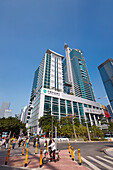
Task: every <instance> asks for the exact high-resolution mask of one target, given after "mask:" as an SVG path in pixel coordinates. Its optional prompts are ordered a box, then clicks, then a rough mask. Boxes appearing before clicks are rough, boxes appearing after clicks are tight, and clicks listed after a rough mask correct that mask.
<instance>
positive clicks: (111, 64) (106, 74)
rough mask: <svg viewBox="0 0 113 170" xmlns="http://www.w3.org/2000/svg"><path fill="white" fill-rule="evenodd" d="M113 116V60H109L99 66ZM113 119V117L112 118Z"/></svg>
mask: <svg viewBox="0 0 113 170" xmlns="http://www.w3.org/2000/svg"><path fill="white" fill-rule="evenodd" d="M98 69H99V72H100V75H101V78H102V81H103V84H104V87H105V90H106V93H107V96H108V99H109V101H110V106H111V110H112V114H113V59H112V58H109V59H108V60H106V61H105V62H104V63H102V64H101V65H99V66H98ZM112 117H113V116H112Z"/></svg>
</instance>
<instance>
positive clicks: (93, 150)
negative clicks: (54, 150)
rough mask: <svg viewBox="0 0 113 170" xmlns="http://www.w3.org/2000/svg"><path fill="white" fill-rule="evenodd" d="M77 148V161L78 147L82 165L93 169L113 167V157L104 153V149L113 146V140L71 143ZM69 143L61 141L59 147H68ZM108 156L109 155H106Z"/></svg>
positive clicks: (103, 169) (76, 157)
mask: <svg viewBox="0 0 113 170" xmlns="http://www.w3.org/2000/svg"><path fill="white" fill-rule="evenodd" d="M70 144H71V147H73V148H74V150H76V152H75V161H76V162H78V163H79V158H78V148H80V153H81V158H82V165H84V166H86V167H88V168H89V169H93V170H100V169H101V170H108V169H113V157H112V158H110V157H108V156H107V155H106V154H105V153H104V149H106V148H109V147H113V142H85V143H83V142H79V143H70ZM68 147H69V145H68V143H59V144H58V149H59V150H61V149H64V150H65V149H68ZM106 156H107V157H106Z"/></svg>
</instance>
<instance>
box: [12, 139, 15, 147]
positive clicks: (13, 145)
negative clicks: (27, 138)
mask: <svg viewBox="0 0 113 170" xmlns="http://www.w3.org/2000/svg"><path fill="white" fill-rule="evenodd" d="M15 144H16V137H14V138H13V144H12V149H14V148H15Z"/></svg>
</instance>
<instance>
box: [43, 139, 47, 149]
mask: <svg viewBox="0 0 113 170" xmlns="http://www.w3.org/2000/svg"><path fill="white" fill-rule="evenodd" d="M44 147H47V139H46V138H45V142H44Z"/></svg>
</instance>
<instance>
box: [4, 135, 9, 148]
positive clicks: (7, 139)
mask: <svg viewBox="0 0 113 170" xmlns="http://www.w3.org/2000/svg"><path fill="white" fill-rule="evenodd" d="M8 144H9V137H8V136H7V138H6V141H5V147H6V149H8Z"/></svg>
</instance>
